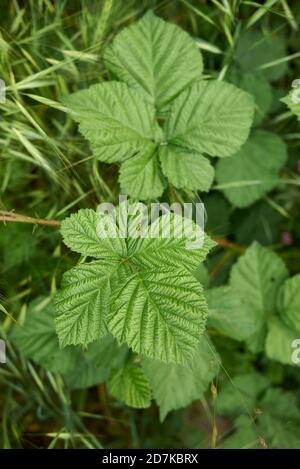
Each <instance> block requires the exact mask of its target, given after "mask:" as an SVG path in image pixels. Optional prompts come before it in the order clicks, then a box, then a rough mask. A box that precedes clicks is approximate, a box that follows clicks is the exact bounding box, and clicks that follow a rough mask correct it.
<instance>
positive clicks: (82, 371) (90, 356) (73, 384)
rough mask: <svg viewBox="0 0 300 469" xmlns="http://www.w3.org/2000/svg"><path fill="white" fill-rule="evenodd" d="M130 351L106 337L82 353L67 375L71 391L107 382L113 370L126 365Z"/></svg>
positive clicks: (66, 378)
mask: <svg viewBox="0 0 300 469" xmlns="http://www.w3.org/2000/svg"><path fill="white" fill-rule="evenodd" d="M127 353H128V349H127V347H126V346H122V347H119V346H118V345H117V343H116V341H115V339H114V338H113V337H112V336H111V335H110V334H108V335H106V336H104V337H102V338H101V339H99V340H97V341H95V342H93V343H92V344H90V345H89V346H88V348H87V349H86V350H84V351H81V353H80V356H79V357H78V360H77V361H76V364H75V366H73V368H72V369H71V370H69V371H68V372H67V373H66V375H65V380H66V382H67V383H68V386H69V387H70V388H71V389H86V388H89V387H91V386H95V385H97V384H100V383H103V382H105V381H106V380H107V379H108V377H109V373H110V369H111V368H119V367H121V366H123V365H124V362H125V358H126V355H127Z"/></svg>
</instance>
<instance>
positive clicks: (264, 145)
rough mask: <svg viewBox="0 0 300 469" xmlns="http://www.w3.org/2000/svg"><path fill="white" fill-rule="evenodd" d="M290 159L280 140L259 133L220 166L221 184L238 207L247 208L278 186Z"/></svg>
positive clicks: (217, 175)
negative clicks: (284, 166) (281, 174)
mask: <svg viewBox="0 0 300 469" xmlns="http://www.w3.org/2000/svg"><path fill="white" fill-rule="evenodd" d="M286 158H287V149H286V145H285V143H284V142H283V140H282V139H281V138H280V137H278V136H277V135H276V134H272V133H270V132H266V131H264V130H257V131H256V132H254V134H253V135H252V136H251V137H250V139H249V140H248V141H247V142H246V143H245V145H243V147H242V148H241V149H240V151H239V152H238V153H236V154H235V155H234V156H233V157H232V158H230V159H226V160H222V161H219V162H218V164H217V170H216V178H217V182H218V184H219V185H220V186H221V187H220V188H222V189H223V192H224V194H225V195H226V197H227V198H228V200H229V201H230V202H231V203H232V204H233V205H234V206H236V207H247V206H248V205H251V204H252V203H253V202H255V201H256V200H258V199H260V197H262V196H263V195H264V194H265V193H266V192H268V191H270V190H271V189H273V188H274V187H275V186H276V185H277V184H278V178H279V176H278V171H279V169H280V168H281V167H282V166H283V164H284V163H285V161H286Z"/></svg>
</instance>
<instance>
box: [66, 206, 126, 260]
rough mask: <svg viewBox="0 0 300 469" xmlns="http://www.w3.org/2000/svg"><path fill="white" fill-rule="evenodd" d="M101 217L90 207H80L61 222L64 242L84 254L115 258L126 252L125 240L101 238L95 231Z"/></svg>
mask: <svg viewBox="0 0 300 469" xmlns="http://www.w3.org/2000/svg"><path fill="white" fill-rule="evenodd" d="M100 219H101V217H100V214H97V212H95V211H94V210H92V209H81V210H79V211H78V212H77V213H74V214H72V215H71V216H70V217H68V218H66V219H65V220H63V222H62V226H61V234H62V236H63V239H64V243H65V244H66V245H67V246H68V247H69V248H70V249H72V251H75V252H79V253H80V254H82V255H84V256H92V257H98V258H110V259H117V258H118V256H122V255H124V254H125V253H126V244H125V241H124V240H123V239H121V238H118V237H116V238H110V237H107V238H102V239H100V236H99V234H98V233H97V224H98V223H99V221H100Z"/></svg>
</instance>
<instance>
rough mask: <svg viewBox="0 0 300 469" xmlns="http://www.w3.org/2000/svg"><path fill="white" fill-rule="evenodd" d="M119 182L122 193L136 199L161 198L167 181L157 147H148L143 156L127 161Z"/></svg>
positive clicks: (122, 167) (123, 165)
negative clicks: (159, 160)
mask: <svg viewBox="0 0 300 469" xmlns="http://www.w3.org/2000/svg"><path fill="white" fill-rule="evenodd" d="M119 182H120V184H121V190H122V193H124V194H130V195H131V197H134V198H136V199H139V198H140V199H142V200H146V199H152V198H156V197H160V196H161V195H162V193H163V190H164V188H165V186H166V182H167V181H166V179H165V177H164V175H163V174H162V171H161V169H160V165H159V162H158V159H157V147H156V146H155V145H152V144H151V145H148V147H147V148H146V149H145V151H144V153H143V154H139V155H137V156H135V157H133V158H130V159H129V160H127V161H125V162H124V163H123V164H122V166H121V170H120V177H119Z"/></svg>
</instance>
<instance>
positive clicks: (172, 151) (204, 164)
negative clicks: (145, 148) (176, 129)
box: [160, 145, 215, 192]
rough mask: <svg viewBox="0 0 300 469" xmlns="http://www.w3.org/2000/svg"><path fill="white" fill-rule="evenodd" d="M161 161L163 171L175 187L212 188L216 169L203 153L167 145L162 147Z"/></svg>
mask: <svg viewBox="0 0 300 469" xmlns="http://www.w3.org/2000/svg"><path fill="white" fill-rule="evenodd" d="M160 161H161V165H162V170H163V173H164V174H165V175H166V176H167V178H168V180H169V181H170V182H171V183H172V184H173V185H174V186H175V187H178V188H179V189H190V190H193V191H197V190H199V191H205V192H207V191H208V190H209V189H210V187H211V185H212V182H213V179H214V174H215V171H214V168H213V167H212V166H211V164H210V162H209V160H208V159H207V158H204V157H203V156H202V155H199V154H197V153H195V152H191V151H187V150H185V149H184V148H180V147H177V146H175V145H167V146H163V147H161V150H160Z"/></svg>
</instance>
